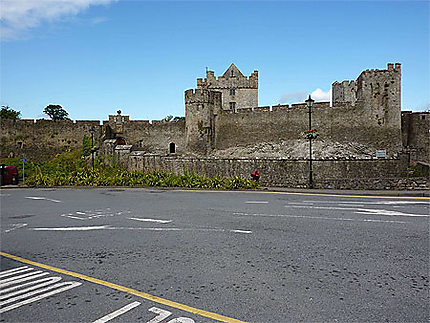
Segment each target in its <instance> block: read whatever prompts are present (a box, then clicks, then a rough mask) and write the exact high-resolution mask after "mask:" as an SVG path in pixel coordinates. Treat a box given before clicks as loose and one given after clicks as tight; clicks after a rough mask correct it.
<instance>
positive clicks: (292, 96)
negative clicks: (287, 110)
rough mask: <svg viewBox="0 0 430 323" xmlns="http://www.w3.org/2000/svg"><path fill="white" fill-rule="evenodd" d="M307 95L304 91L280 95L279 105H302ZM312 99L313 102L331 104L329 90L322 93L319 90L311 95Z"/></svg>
mask: <svg viewBox="0 0 430 323" xmlns="http://www.w3.org/2000/svg"><path fill="white" fill-rule="evenodd" d="M308 95H309V94H308V93H307V92H305V91H295V92H288V93H284V94H282V96H281V98H280V99H279V103H303V102H304V101H305V100H306V99H307V98H308ZM311 97H312V99H314V100H315V101H330V102H331V89H330V90H329V91H327V92H324V91H323V90H321V89H320V88H318V89H316V90H315V91H313V92H312V93H311Z"/></svg>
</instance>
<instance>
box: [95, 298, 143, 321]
mask: <svg viewBox="0 0 430 323" xmlns="http://www.w3.org/2000/svg"><path fill="white" fill-rule="evenodd" d="M140 304H141V303H140V302H133V303H131V304H128V305H126V306H124V307H121V308H120V309H119V310H116V311H115V312H112V313H110V314H108V315H105V316H103V317H102V318H99V319H98V320H97V321H94V323H104V322H107V321H110V320H112V319H113V318H115V317H117V316H120V315H122V314H124V313H126V312H128V311H130V310H131V309H133V308H135V307H137V306H139V305H140Z"/></svg>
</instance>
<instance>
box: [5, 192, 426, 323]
mask: <svg viewBox="0 0 430 323" xmlns="http://www.w3.org/2000/svg"><path fill="white" fill-rule="evenodd" d="M429 202H430V200H429V199H428V198H408V199H407V198H388V197H386V196H385V197H381V198H369V197H364V196H361V197H350V196H321V195H312V194H311V195H306V194H288V193H274V194H271V193H262V192H259V193H256V192H203V191H170V190H146V189H3V190H1V251H2V252H3V254H2V257H1V272H0V306H1V309H0V313H1V318H0V321H2V322H29V321H31V322H94V321H96V320H99V321H98V322H106V321H108V320H110V319H112V322H115V321H117V322H119V321H123V322H137V321H139V322H151V323H155V322H170V323H192V322H216V321H219V320H224V321H226V322H234V319H236V320H240V321H246V322H327V321H331V322H333V321H334V322H352V321H360V322H364V321H372V322H375V321H378V322H384V321H390V322H428V320H429V318H430V317H429ZM5 253H7V254H5ZM13 256H19V257H22V258H23V259H20V260H21V261H17V260H16V259H15V260H14V259H12V258H13ZM28 261H34V262H36V263H29V262H28ZM41 264H43V265H48V266H50V267H45V268H40V267H39V266H40V265H41ZM58 268H60V269H63V270H67V271H70V272H72V273H66V272H55V270H57V269H58ZM73 273H76V274H75V275H74V274H73ZM79 274H82V275H86V276H85V277H84V276H80V275H79ZM96 279H100V280H102V281H97V280H96ZM53 284H55V286H54V285H53ZM113 284H115V285H113ZM118 286H119V287H118ZM121 288H122V290H119V289H121ZM144 293H147V294H144ZM118 310H119V311H118ZM198 310H200V312H199V311H198ZM109 315H110V316H109ZM217 315H218V316H217ZM219 315H223V316H219ZM237 322H239V321H237Z"/></svg>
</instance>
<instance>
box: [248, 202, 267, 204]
mask: <svg viewBox="0 0 430 323" xmlns="http://www.w3.org/2000/svg"><path fill="white" fill-rule="evenodd" d="M245 203H246V204H268V203H269V202H268V201H246V202H245Z"/></svg>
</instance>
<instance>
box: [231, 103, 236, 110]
mask: <svg viewBox="0 0 430 323" xmlns="http://www.w3.org/2000/svg"><path fill="white" fill-rule="evenodd" d="M230 109H231V110H233V111H234V110H235V109H236V102H230Z"/></svg>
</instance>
